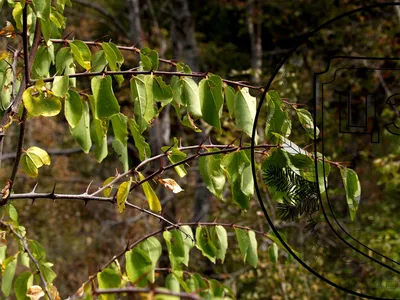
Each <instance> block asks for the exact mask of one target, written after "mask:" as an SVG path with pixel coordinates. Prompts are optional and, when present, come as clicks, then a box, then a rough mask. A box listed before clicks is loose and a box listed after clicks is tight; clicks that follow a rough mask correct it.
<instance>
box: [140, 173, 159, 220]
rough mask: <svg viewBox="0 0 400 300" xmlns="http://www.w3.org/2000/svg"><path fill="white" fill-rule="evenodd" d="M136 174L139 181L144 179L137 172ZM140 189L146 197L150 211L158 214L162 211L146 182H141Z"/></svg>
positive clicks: (154, 194)
mask: <svg viewBox="0 0 400 300" xmlns="http://www.w3.org/2000/svg"><path fill="white" fill-rule="evenodd" d="M138 174H139V179H140V180H141V181H142V180H144V179H145V178H144V176H143V175H142V173H140V172H138ZM142 188H143V192H144V194H145V196H146V199H147V202H148V203H149V207H150V210H152V211H155V212H157V213H160V212H161V210H162V208H161V203H160V200H159V199H158V197H157V195H156V193H155V192H154V190H153V188H152V187H151V185H150V183H149V182H148V181H146V182H143V183H142Z"/></svg>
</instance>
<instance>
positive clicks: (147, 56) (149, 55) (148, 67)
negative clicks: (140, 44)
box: [140, 47, 158, 71]
mask: <svg viewBox="0 0 400 300" xmlns="http://www.w3.org/2000/svg"><path fill="white" fill-rule="evenodd" d="M140 61H141V62H142V64H143V70H145V71H155V70H157V68H158V53H157V52H156V51H154V50H150V49H149V48H147V47H144V48H142V49H141V50H140Z"/></svg>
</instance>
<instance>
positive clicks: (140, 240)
mask: <svg viewBox="0 0 400 300" xmlns="http://www.w3.org/2000/svg"><path fill="white" fill-rule="evenodd" d="M185 225H187V226H217V225H218V226H222V227H225V228H233V229H234V228H240V229H243V230H248V231H249V230H251V231H254V233H256V234H258V235H261V236H263V237H266V238H268V239H269V240H270V241H271V242H274V240H273V239H272V238H271V237H270V236H269V235H268V234H267V233H265V232H262V231H259V230H253V229H251V228H250V227H248V226H242V225H236V224H234V223H218V222H215V221H214V222H187V223H177V224H174V225H173V226H167V227H164V228H161V229H159V230H156V231H153V232H152V233H149V234H147V235H145V236H143V237H141V238H140V239H138V240H137V241H135V242H133V243H132V244H130V245H127V246H126V248H125V249H124V250H122V251H121V252H120V253H118V254H117V255H114V256H113V257H112V258H111V259H110V260H109V261H107V262H106V263H105V264H104V265H103V266H102V267H100V268H99V270H98V271H97V272H96V273H94V274H92V275H90V276H89V278H88V280H86V281H85V282H84V283H83V284H82V287H83V286H85V285H86V284H88V283H90V282H91V281H92V280H94V279H95V278H96V276H97V274H98V273H100V272H102V271H103V270H104V269H106V268H107V267H109V266H110V265H111V264H112V263H113V262H114V261H116V260H117V259H119V258H121V257H122V256H123V255H125V253H126V252H128V251H130V250H132V249H133V248H134V247H136V246H137V245H139V244H140V243H141V242H143V241H145V240H147V239H148V238H150V237H152V236H156V235H157V234H160V233H162V232H163V231H168V230H172V229H176V227H180V226H185ZM81 291H83V289H82V288H81V289H79V290H78V291H77V292H75V294H74V295H73V296H72V297H70V300H74V299H76V298H78V297H80V296H82V294H81Z"/></svg>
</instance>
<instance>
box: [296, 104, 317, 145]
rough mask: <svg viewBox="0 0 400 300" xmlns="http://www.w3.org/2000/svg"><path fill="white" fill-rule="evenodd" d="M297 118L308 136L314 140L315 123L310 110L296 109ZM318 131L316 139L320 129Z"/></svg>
mask: <svg viewBox="0 0 400 300" xmlns="http://www.w3.org/2000/svg"><path fill="white" fill-rule="evenodd" d="M296 113H297V117H298V118H299V121H300V124H301V126H303V128H304V130H305V131H306V132H307V134H308V136H309V137H310V138H312V139H314V121H313V117H312V115H311V113H310V112H309V111H308V110H305V109H303V108H299V109H296ZM315 130H316V136H315V137H316V138H318V135H319V129H318V127H317V128H315Z"/></svg>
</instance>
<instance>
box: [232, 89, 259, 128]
mask: <svg viewBox="0 0 400 300" xmlns="http://www.w3.org/2000/svg"><path fill="white" fill-rule="evenodd" d="M256 105H257V104H256V98H255V97H253V96H251V95H250V93H249V89H248V88H242V89H240V90H239V91H237V92H236V94H235V98H234V106H233V110H234V115H235V122H236V125H237V126H238V127H239V129H241V130H243V131H244V132H245V133H247V135H248V136H251V134H252V131H253V125H254V118H255V115H256V108H257V107H256Z"/></svg>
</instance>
